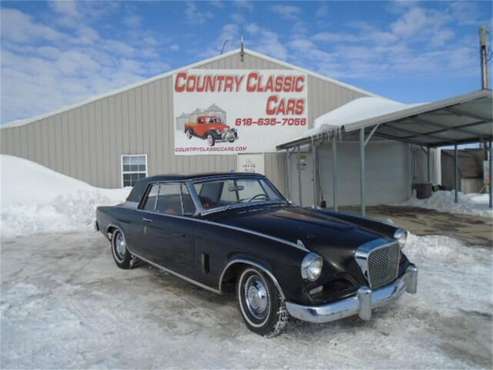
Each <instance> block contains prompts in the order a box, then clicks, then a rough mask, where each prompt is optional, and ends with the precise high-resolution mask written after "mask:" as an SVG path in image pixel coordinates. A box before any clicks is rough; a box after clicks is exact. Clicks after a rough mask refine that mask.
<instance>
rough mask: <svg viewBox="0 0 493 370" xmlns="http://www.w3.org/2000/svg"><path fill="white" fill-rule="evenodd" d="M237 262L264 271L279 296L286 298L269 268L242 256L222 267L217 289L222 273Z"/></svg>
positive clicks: (221, 282) (220, 286) (221, 281)
mask: <svg viewBox="0 0 493 370" xmlns="http://www.w3.org/2000/svg"><path fill="white" fill-rule="evenodd" d="M237 263H244V264H246V265H251V266H254V267H257V268H259V269H260V270H262V271H263V272H265V273H266V274H267V275H268V276H269V277H270V278H271V279H272V282H273V283H274V285H275V286H276V288H277V289H278V290H279V294H280V295H281V298H282V299H286V296H285V295H284V292H283V290H282V288H281V286H280V285H279V282H278V281H277V279H276V277H275V276H274V275H273V274H272V272H270V271H269V270H267V269H266V268H265V267H263V266H262V265H259V264H258V263H256V262H252V261H249V260H246V259H244V258H235V259H233V260H231V261H230V262H228V264H227V265H226V267H224V269H223V271H222V272H221V276H220V277H219V286H218V287H219V291H221V292H222V285H223V278H224V275H225V274H226V271H228V268H230V267H231V266H233V265H235V264H237Z"/></svg>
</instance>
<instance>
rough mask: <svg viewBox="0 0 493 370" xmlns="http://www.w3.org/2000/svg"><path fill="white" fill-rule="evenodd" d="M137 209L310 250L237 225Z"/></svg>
mask: <svg viewBox="0 0 493 370" xmlns="http://www.w3.org/2000/svg"><path fill="white" fill-rule="evenodd" d="M137 211H139V212H144V213H150V214H154V215H159V216H166V217H171V218H177V219H181V220H189V221H195V222H200V223H203V224H208V225H214V226H220V227H224V228H226V229H231V230H236V231H241V232H244V233H247V234H252V235H256V236H260V237H262V238H265V239H270V240H273V241H276V242H279V243H283V244H287V245H289V246H291V247H295V248H298V249H299V250H302V251H303V252H307V253H309V252H310V251H309V250H308V249H307V248H305V247H302V246H301V245H299V244H297V243H293V242H290V241H289V240H285V239H280V238H276V237H275V236H270V235H267V234H262V233H259V232H257V231H253V230H249V229H244V228H241V227H237V226H231V225H226V224H220V223H218V222H212V221H207V220H199V219H197V218H194V217H186V216H177V215H170V214H167V213H159V212H153V211H147V210H143V209H137Z"/></svg>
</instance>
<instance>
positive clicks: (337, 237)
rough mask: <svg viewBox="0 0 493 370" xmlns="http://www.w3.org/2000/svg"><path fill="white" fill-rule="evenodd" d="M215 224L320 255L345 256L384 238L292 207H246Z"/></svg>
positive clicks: (336, 220) (361, 228) (310, 211)
mask: <svg viewBox="0 0 493 370" xmlns="http://www.w3.org/2000/svg"><path fill="white" fill-rule="evenodd" d="M214 218H215V220H214V221H215V222H219V223H223V224H226V225H230V226H235V227H240V228H243V229H247V230H251V231H255V232H258V233H262V234H266V235H269V236H272V237H276V238H279V239H284V240H287V241H290V242H293V243H297V242H298V240H300V241H301V242H302V243H303V244H304V245H305V247H306V248H307V249H309V250H311V251H315V252H317V253H320V254H322V255H326V254H327V253H329V249H330V254H331V255H333V254H334V253H337V251H339V252H340V253H342V254H347V253H348V252H349V253H351V254H352V252H353V251H354V250H355V249H356V248H358V247H359V246H360V245H362V244H364V243H367V242H369V241H372V240H375V239H379V238H385V236H384V235H382V234H380V233H378V232H376V231H373V230H370V229H367V228H363V227H361V226H359V225H356V224H354V223H351V222H349V221H344V220H341V219H338V218H337V217H334V216H331V215H327V214H324V213H322V212H320V211H317V210H311V209H306V208H300V207H293V206H284V207H279V206H273V207H263V208H260V207H248V208H243V209H239V210H234V211H230V212H225V213H224V214H223V215H216V216H215V217H214Z"/></svg>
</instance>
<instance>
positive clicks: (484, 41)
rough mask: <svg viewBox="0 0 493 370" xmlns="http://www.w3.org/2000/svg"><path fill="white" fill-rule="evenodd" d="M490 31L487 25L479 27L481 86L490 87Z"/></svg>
mask: <svg viewBox="0 0 493 370" xmlns="http://www.w3.org/2000/svg"><path fill="white" fill-rule="evenodd" d="M488 38H489V31H488V29H487V28H486V26H481V27H479V52H480V56H481V88H482V89H488V88H489V84H490V76H489V70H488V59H489V56H490V55H489V54H490V52H489V43H488Z"/></svg>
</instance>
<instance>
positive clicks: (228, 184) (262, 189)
mask: <svg viewBox="0 0 493 370" xmlns="http://www.w3.org/2000/svg"><path fill="white" fill-rule="evenodd" d="M194 188H195V191H196V192H197V195H198V197H199V200H200V203H201V204H202V208H203V209H205V210H212V209H219V208H226V207H227V208H229V207H233V206H243V205H252V204H257V203H272V202H275V203H278V202H283V203H284V202H286V200H285V199H284V198H283V197H282V196H281V195H280V194H279V193H278V192H277V190H275V189H273V187H272V186H271V185H270V184H269V183H268V182H267V181H265V180H263V179H255V178H243V179H242V178H238V179H223V180H213V181H204V182H198V183H194Z"/></svg>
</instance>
